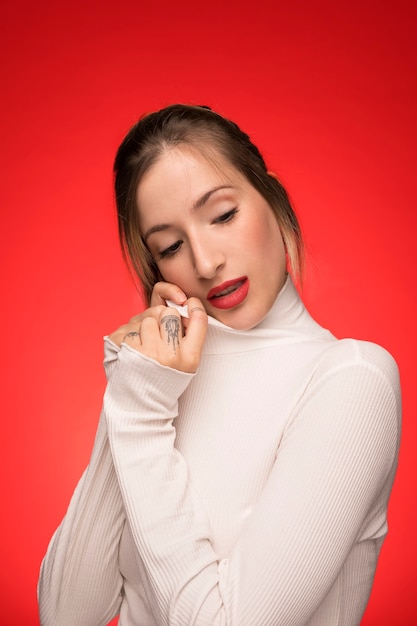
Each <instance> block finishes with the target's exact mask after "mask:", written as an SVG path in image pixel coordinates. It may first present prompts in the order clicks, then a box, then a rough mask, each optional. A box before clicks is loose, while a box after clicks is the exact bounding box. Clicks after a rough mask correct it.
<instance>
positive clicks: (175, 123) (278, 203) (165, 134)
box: [114, 104, 303, 302]
mask: <svg viewBox="0 0 417 626" xmlns="http://www.w3.org/2000/svg"><path fill="white" fill-rule="evenodd" d="M181 145H188V146H190V147H192V148H194V149H195V150H197V151H198V152H200V153H202V154H204V155H205V156H207V158H210V160H212V161H213V162H214V164H215V161H216V154H217V155H218V154H220V155H221V156H222V157H223V158H224V159H225V160H226V161H227V162H228V163H230V164H231V165H232V166H233V167H234V168H235V169H236V170H238V171H239V172H240V173H241V174H243V176H245V177H246V179H247V180H248V181H249V182H250V183H251V185H252V186H253V187H254V188H255V189H256V190H257V191H258V192H259V193H260V194H261V195H262V196H263V197H264V198H265V200H266V201H267V202H268V204H269V205H270V207H271V209H272V211H273V213H274V214H275V217H276V219H277V221H278V224H279V226H280V229H281V233H282V237H283V240H284V244H285V247H286V250H287V254H288V264H289V269H290V271H291V273H292V275H293V276H294V278H296V279H300V278H301V273H302V264H303V242H302V235H301V229H300V225H299V222H298V219H297V216H296V215H295V212H294V210H293V208H292V206H291V203H290V201H289V198H288V195H287V192H286V191H285V189H284V187H283V186H282V185H281V183H280V182H279V180H278V179H277V177H276V176H275V175H274V174H272V173H271V172H268V170H267V167H266V165H265V162H264V159H263V157H262V155H261V153H260V152H259V150H258V148H257V147H256V146H255V145H254V144H253V143H252V142H251V140H250V138H249V136H248V135H247V134H246V133H244V132H243V131H242V130H240V128H239V127H238V126H237V125H236V124H235V123H234V122H232V121H230V120H228V119H226V118H225V117H222V116H221V115H219V114H217V113H215V112H214V111H212V110H211V109H210V108H209V107H206V106H194V105H184V104H173V105H171V106H168V107H166V108H164V109H161V110H160V111H156V112H154V113H149V114H147V115H145V116H143V117H142V118H141V119H140V120H139V121H138V122H137V123H136V124H135V125H134V126H133V127H132V128H131V129H130V131H129V132H128V134H127V135H126V137H125V139H124V140H123V142H122V143H121V145H120V147H119V149H118V151H117V154H116V159H115V162H114V173H115V194H116V205H117V214H118V223H119V237H120V243H121V246H122V250H123V255H124V258H125V260H126V261H127V262H128V264H129V265H130V267H131V268H132V269H133V270H134V272H135V273H136V274H137V276H138V277H139V279H140V281H141V283H142V286H143V289H144V295H145V296H146V298H147V300H148V302H149V301H150V297H151V294H152V289H153V286H154V285H155V283H156V282H158V280H161V278H162V277H161V275H160V272H159V270H158V267H157V265H156V263H155V261H154V259H153V258H152V256H151V254H150V252H149V250H148V248H147V247H146V244H145V242H144V241H143V239H142V237H141V233H140V230H139V223H138V211H137V206H136V192H137V188H138V185H139V183H140V181H141V180H142V177H143V176H144V175H145V173H146V172H147V171H148V170H149V169H150V168H151V167H152V165H154V164H155V163H156V161H157V160H158V158H160V157H161V156H162V155H163V154H164V153H166V151H167V150H168V149H170V148H173V147H175V146H181Z"/></svg>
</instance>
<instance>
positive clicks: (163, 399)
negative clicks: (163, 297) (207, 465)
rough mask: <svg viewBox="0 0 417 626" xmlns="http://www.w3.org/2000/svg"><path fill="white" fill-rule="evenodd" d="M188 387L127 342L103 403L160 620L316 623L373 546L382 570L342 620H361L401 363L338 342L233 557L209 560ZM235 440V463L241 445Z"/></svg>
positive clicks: (391, 451) (378, 539)
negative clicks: (184, 404)
mask: <svg viewBox="0 0 417 626" xmlns="http://www.w3.org/2000/svg"><path fill="white" fill-rule="evenodd" d="M352 346H353V348H352ZM259 375H261V374H259ZM189 382H190V379H189V375H186V374H183V373H180V372H176V371H175V370H170V369H169V368H163V367H162V366H159V365H158V364H157V363H155V362H152V361H151V360H150V359H146V358H145V357H143V356H142V355H140V354H139V353H137V352H135V351H134V350H133V349H130V348H129V347H127V346H122V350H121V352H120V353H119V358H118V361H117V365H116V366H115V368H114V370H113V373H112V376H111V378H110V380H109V383H108V386H107V390H106V393H105V399H104V411H105V416H106V420H107V426H108V436H109V441H110V447H111V452H112V456H113V460H114V466H115V469H116V473H117V478H118V481H119V484H120V490H121V493H122V497H123V502H124V506H125V510H126V516H127V519H128V522H129V525H130V528H131V533H132V537H133V540H134V543H135V546H136V548H137V552H138V554H139V556H140V559H141V561H142V564H143V567H144V569H145V571H146V573H147V576H148V579H149V581H150V585H151V587H152V591H153V605H154V607H155V610H154V616H155V620H156V623H158V624H164V625H167V626H176V625H178V626H183V625H184V624H187V625H190V626H191V625H195V626H216V625H218V626H220V625H223V626H226V625H228V626H232V625H233V626H268V625H270V626H272V625H278V624H279V625H280V626H286V625H288V626H289V625H291V626H294V625H304V624H308V623H310V622H309V620H310V619H312V618H313V616H314V614H315V613H316V611H317V610H319V608H320V606H321V605H322V604H323V602H325V599H326V596H328V595H329V593H331V591H332V589H333V588H334V585H335V581H336V580H337V579H338V576H339V575H340V572H341V570H342V569H343V568H345V571H346V576H349V571H350V569H349V564H350V563H351V562H352V560H353V561H354V560H355V559H356V560H360V559H361V558H363V554H364V549H365V548H366V547H367V546H368V544H369V542H371V543H372V542H373V546H374V547H371V548H370V552H371V553H372V554H374V557H372V558H373V561H372V563H369V560H366V563H365V565H366V567H368V568H370V570H372V571H371V572H370V573H369V572H366V573H365V574H364V578H367V580H365V582H364V585H363V589H362V588H361V584H357V581H352V586H355V585H357V587H358V590H357V591H356V595H358V594H359V595H360V597H359V598H357V597H356V598H355V600H354V602H352V604H353V605H355V607H356V608H355V609H352V610H354V611H356V613H355V615H353V616H352V615H351V616H350V619H349V620H348V621H346V622H343V623H349V624H353V623H359V620H360V616H361V614H362V612H363V610H364V607H365V605H366V602H367V599H368V595H369V591H370V584H371V582H369V581H372V573H373V569H374V567H375V564H376V559H377V556H378V551H379V548H380V545H381V543H382V540H383V537H384V536H385V533H386V519H385V512H386V504H387V501H388V497H389V493H390V489H391V485H392V480H393V476H394V473H395V466H396V458H397V451H398V438H399V415H400V399H399V383H398V372H397V369H396V366H395V363H394V361H393V360H392V359H391V357H389V355H387V353H385V351H382V349H380V348H379V347H377V346H373V345H372V344H363V345H362V346H361V347H359V343H354V342H351V343H349V344H345V343H344V342H340V344H339V343H336V344H334V345H333V347H331V348H330V349H329V350H328V353H326V356H325V357H323V358H322V359H320V360H319V361H318V365H317V366H316V367H315V368H314V371H313V372H312V373H311V374H310V375H309V379H308V380H307V381H306V383H305V387H304V389H303V391H302V393H300V394H299V396H298V399H297V402H296V404H295V405H294V406H293V407H292V410H291V414H290V417H289V419H288V420H287V421H286V425H285V428H284V430H283V433H282V437H281V439H280V442H279V447H278V449H277V454H276V460H275V463H274V464H273V467H272V469H271V472H270V474H269V478H268V480H267V482H266V484H265V486H264V488H263V489H262V493H261V495H260V497H259V499H258V501H257V502H256V504H255V506H254V507H253V510H252V511H251V514H250V515H249V516H248V517H247V519H246V520H245V523H244V524H243V527H242V530H241V532H240V533H239V536H238V538H237V540H236V542H235V544H234V545H233V548H232V549H231V551H230V554H228V555H227V558H220V557H219V555H218V554H217V553H216V551H215V550H214V547H213V540H212V532H211V528H210V521H209V518H208V515H207V513H206V510H205V507H204V504H203V501H202V500H203V498H202V494H200V493H197V492H196V490H195V488H194V486H193V483H192V481H191V480H190V476H189V471H188V467H187V462H186V460H185V458H184V457H183V456H182V455H181V454H180V452H179V451H178V450H177V449H176V447H175V437H176V433H175V418H176V415H177V411H178V405H177V400H178V398H179V396H180V395H181V393H183V391H184V389H185V388H186V387H187V385H188V384H189ZM215 391H216V393H220V394H221V393H223V394H224V393H225V391H227V389H226V390H225V389H221V390H218V389H216V390H215ZM264 404H265V402H264ZM254 419H256V417H254ZM228 444H229V453H230V455H233V454H234V452H233V441H230V442H228ZM347 604H349V602H347ZM338 610H339V609H338ZM340 610H341V609H340ZM347 610H350V609H349V608H348V609H347ZM336 617H337V618H338V616H336ZM311 623H312V622H311ZM315 623H316V622H315ZM318 623H322V624H327V623H332V624H334V623H338V621H336V619H334V620H333V621H328V622H327V621H322V622H318Z"/></svg>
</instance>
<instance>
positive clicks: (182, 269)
mask: <svg viewBox="0 0 417 626" xmlns="http://www.w3.org/2000/svg"><path fill="white" fill-rule="evenodd" d="M158 268H159V272H160V274H161V276H162V280H164V281H165V282H167V283H173V284H174V285H177V287H180V289H182V290H183V291H185V293H187V291H189V290H188V288H187V286H188V285H189V284H190V278H191V277H192V275H193V274H192V272H191V268H190V266H189V265H188V263H186V262H185V261H184V260H179V259H178V260H177V259H171V260H170V261H169V262H168V263H162V264H161V265H159V266H158Z"/></svg>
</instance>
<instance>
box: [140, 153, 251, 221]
mask: <svg viewBox="0 0 417 626" xmlns="http://www.w3.org/2000/svg"><path fill="white" fill-rule="evenodd" d="M244 182H245V179H244V178H243V176H242V175H241V174H240V173H239V172H238V170H237V169H236V168H235V167H233V166H232V165H231V164H230V163H229V162H228V161H227V160H226V159H225V158H224V157H223V156H222V155H221V154H220V153H219V152H218V151H215V150H214V149H212V150H210V151H209V152H208V153H206V151H204V152H201V151H199V150H197V149H195V148H191V147H189V146H180V147H175V148H171V149H169V150H166V151H165V152H164V153H163V154H162V155H161V156H160V157H159V158H158V160H157V161H156V162H155V163H154V164H153V165H152V166H151V167H150V168H149V170H148V171H147V172H146V174H145V175H144V176H143V178H142V180H141V181H140V183H139V185H138V188H137V192H136V201H137V208H138V211H139V215H140V217H141V218H145V215H146V214H147V213H148V212H149V211H150V212H153V211H154V210H155V209H156V208H158V207H159V208H161V207H162V206H164V205H166V204H167V203H168V204H170V205H171V206H172V204H174V203H175V202H179V203H186V204H187V205H188V204H190V205H191V204H193V203H194V202H195V201H196V200H198V197H199V196H200V195H201V194H204V193H206V192H207V191H209V190H210V189H211V188H214V187H216V186H220V185H228V186H231V187H236V188H239V187H241V186H242V185H244Z"/></svg>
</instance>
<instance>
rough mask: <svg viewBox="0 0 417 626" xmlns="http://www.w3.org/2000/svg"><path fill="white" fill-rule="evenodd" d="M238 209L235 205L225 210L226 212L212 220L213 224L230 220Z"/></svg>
mask: <svg viewBox="0 0 417 626" xmlns="http://www.w3.org/2000/svg"><path fill="white" fill-rule="evenodd" d="M238 211H239V209H238V208H237V207H235V208H234V209H231V210H230V211H227V213H223V214H222V215H220V216H219V217H217V218H216V219H215V220H214V223H215V224H226V223H227V222H231V221H232V219H233V218H234V217H235V216H236V214H237V213H238Z"/></svg>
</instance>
